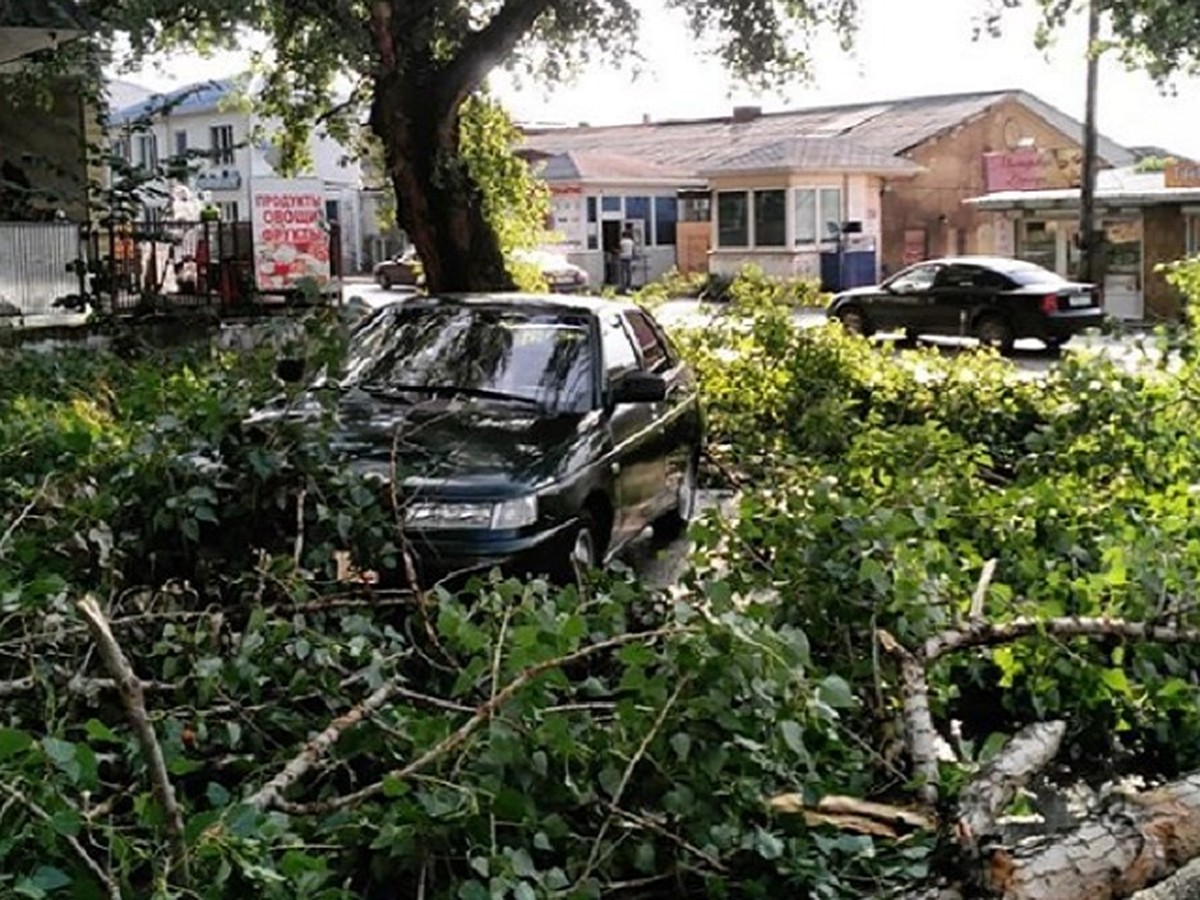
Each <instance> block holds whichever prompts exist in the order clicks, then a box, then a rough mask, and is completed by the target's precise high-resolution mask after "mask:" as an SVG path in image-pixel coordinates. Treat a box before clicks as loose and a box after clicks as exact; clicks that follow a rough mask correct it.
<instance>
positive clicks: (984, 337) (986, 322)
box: [975, 315, 1014, 353]
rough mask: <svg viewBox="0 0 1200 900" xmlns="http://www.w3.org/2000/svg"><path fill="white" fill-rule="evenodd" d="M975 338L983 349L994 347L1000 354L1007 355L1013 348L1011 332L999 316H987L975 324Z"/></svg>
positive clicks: (1009, 327)
mask: <svg viewBox="0 0 1200 900" xmlns="http://www.w3.org/2000/svg"><path fill="white" fill-rule="evenodd" d="M975 337H977V338H978V339H979V343H980V344H982V345H983V346H985V347H995V348H996V349H997V350H999V351H1000V352H1001V353H1008V352H1009V351H1010V350H1012V348H1013V340H1014V336H1013V330H1012V326H1011V325H1009V324H1008V322H1006V321H1005V320H1004V319H1002V318H1001V317H1000V316H996V315H987V316H983V317H982V318H980V319H979V321H978V322H976V323H975Z"/></svg>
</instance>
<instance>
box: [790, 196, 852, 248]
mask: <svg viewBox="0 0 1200 900" xmlns="http://www.w3.org/2000/svg"><path fill="white" fill-rule="evenodd" d="M795 207H796V243H797V244H816V243H820V242H822V241H828V240H832V239H833V238H834V237H835V236H836V235H837V233H838V231H840V230H841V224H842V190H841V188H797V189H796V204H795Z"/></svg>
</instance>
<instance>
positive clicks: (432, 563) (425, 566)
mask: <svg viewBox="0 0 1200 900" xmlns="http://www.w3.org/2000/svg"><path fill="white" fill-rule="evenodd" d="M576 524H577V522H576V520H575V519H571V520H569V521H566V522H561V523H557V524H554V525H548V526H547V525H541V524H539V525H534V526H531V528H530V529H524V528H522V529H518V530H516V531H486V530H483V529H480V530H477V531H471V530H466V529H462V530H453V531H451V530H445V531H441V530H438V531H416V530H413V531H409V532H408V533H407V534H406V538H407V539H408V543H409V547H410V548H411V551H412V554H413V557H414V559H413V561H414V563H415V565H416V567H417V574H418V577H419V578H420V580H421V581H422V582H423V583H429V582H431V581H436V580H438V579H441V578H445V577H447V576H449V575H453V574H454V573H457V572H467V571H486V570H488V569H491V568H495V567H500V568H501V569H503V570H505V571H506V572H510V573H513V574H524V573H525V572H549V571H551V570H552V569H553V568H554V566H555V564H556V563H558V562H560V559H559V557H560V556H561V555H562V554H563V553H565V552H566V548H565V543H566V539H567V537H568V536H569V535H570V534H571V532H572V529H573V527H574V526H575V525H576Z"/></svg>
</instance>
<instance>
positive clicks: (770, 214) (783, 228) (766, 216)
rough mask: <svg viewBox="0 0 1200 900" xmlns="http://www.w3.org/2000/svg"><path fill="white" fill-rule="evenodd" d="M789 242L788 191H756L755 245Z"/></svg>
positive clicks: (763, 245) (780, 245) (778, 244)
mask: <svg viewBox="0 0 1200 900" xmlns="http://www.w3.org/2000/svg"><path fill="white" fill-rule="evenodd" d="M785 244H787V192H786V191H755V192H754V246H756V247H782V246H784V245H785Z"/></svg>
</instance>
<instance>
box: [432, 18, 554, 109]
mask: <svg viewBox="0 0 1200 900" xmlns="http://www.w3.org/2000/svg"><path fill="white" fill-rule="evenodd" d="M550 6H551V0H507V2H506V3H505V4H504V6H502V7H501V8H500V10H499V11H498V12H497V13H496V14H495V15H493V16H492V18H491V19H490V20H489V21H488V23H487V24H486V25H484V26H483V28H481V29H479V30H478V31H475V32H472V33H471V34H470V36H468V37H467V39H466V40H465V41H463V45H462V47H460V48H459V51H458V53H457V54H455V57H454V60H453V61H452V62H451V63H450V64H449V65H448V66H447V67H446V70H445V73H444V76H443V80H442V85H443V86H442V90H441V93H442V97H441V99H442V100H443V101H444V102H443V104H442V106H443V108H445V109H449V110H450V111H452V112H456V111H457V110H458V108H459V106H461V105H462V103H463V101H464V100H466V99H467V97H468V96H470V94H471V92H472V91H474V90H475V89H476V88H477V87H479V86H480V85H481V84H483V80H484V78H486V77H487V74H488V72H490V71H491V70H492V69H494V68H495V67H496V66H497V65H498V64H499V63H500V62H501V60H503V59H504V57H506V56H508V54H509V53H511V52H512V49H513V48H514V47H516V46H517V44H518V43H520V41H521V39H522V38H523V37H525V35H526V34H527V33H528V32H529V29H531V28H532V27H533V24H534V23H535V22H536V21H537V20H538V18H539V17H540V16H541V15H542V14H543V13H544V12H546V10H548V9H549V8H550Z"/></svg>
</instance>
